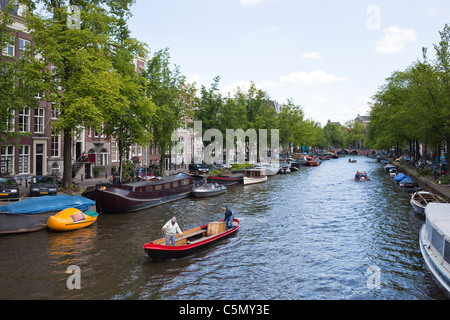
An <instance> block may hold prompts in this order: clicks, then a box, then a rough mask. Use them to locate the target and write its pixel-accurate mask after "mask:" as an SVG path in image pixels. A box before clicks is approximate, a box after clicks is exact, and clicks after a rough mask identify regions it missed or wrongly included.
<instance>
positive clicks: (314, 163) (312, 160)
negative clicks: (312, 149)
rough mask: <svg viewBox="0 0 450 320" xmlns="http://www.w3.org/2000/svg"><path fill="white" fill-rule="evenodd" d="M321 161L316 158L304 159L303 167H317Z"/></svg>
mask: <svg viewBox="0 0 450 320" xmlns="http://www.w3.org/2000/svg"><path fill="white" fill-rule="evenodd" d="M320 163H321V161H320V160H319V159H318V158H312V157H306V161H305V166H306V167H317V166H319V165H320Z"/></svg>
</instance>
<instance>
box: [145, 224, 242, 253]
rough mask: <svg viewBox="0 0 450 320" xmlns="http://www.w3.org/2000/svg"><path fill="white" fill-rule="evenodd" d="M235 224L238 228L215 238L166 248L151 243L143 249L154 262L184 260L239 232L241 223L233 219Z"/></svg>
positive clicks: (203, 227) (211, 237) (205, 226)
mask: <svg viewBox="0 0 450 320" xmlns="http://www.w3.org/2000/svg"><path fill="white" fill-rule="evenodd" d="M222 221H223V220H222ZM233 222H234V225H236V224H237V226H235V227H234V228H233V229H229V230H227V231H225V232H222V233H219V234H217V235H214V236H210V237H205V238H204V240H201V241H197V242H195V243H192V244H187V245H180V246H166V245H160V244H153V242H149V243H146V244H144V247H143V249H144V251H145V252H146V253H147V254H148V256H149V257H150V258H151V259H152V260H169V259H178V258H182V257H185V256H187V255H190V254H192V253H193V252H196V251H198V250H200V249H203V248H205V247H207V246H208V245H211V244H213V243H215V242H217V241H218V240H221V239H223V238H226V237H228V236H230V235H232V234H234V233H236V232H237V231H238V230H239V227H240V222H239V220H237V219H233ZM207 227H208V225H204V226H201V228H202V229H205V228H207ZM205 230H206V229H205Z"/></svg>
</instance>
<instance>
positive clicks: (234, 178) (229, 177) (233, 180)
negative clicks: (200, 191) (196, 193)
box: [209, 172, 244, 186]
mask: <svg viewBox="0 0 450 320" xmlns="http://www.w3.org/2000/svg"><path fill="white" fill-rule="evenodd" d="M209 181H210V182H212V183H219V184H223V185H227V186H230V185H233V184H237V183H243V182H244V174H243V173H241V172H236V173H227V174H221V175H217V176H210V177H209Z"/></svg>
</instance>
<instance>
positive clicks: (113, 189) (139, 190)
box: [96, 173, 206, 213]
mask: <svg viewBox="0 0 450 320" xmlns="http://www.w3.org/2000/svg"><path fill="white" fill-rule="evenodd" d="M205 184H206V179H205V178H204V177H202V176H196V175H194V176H189V175H186V174H184V173H178V174H176V175H173V176H170V177H165V178H161V179H158V180H151V181H140V182H134V183H129V184H120V185H112V186H105V187H97V192H96V196H97V198H96V200H97V208H98V211H99V212H101V213H123V212H132V211H139V210H142V209H147V208H151V207H154V206H157V205H160V204H163V203H167V202H170V201H175V200H178V199H181V198H185V197H188V196H189V195H190V194H191V191H192V189H194V188H199V187H201V186H203V185H205Z"/></svg>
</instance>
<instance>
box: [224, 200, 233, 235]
mask: <svg viewBox="0 0 450 320" xmlns="http://www.w3.org/2000/svg"><path fill="white" fill-rule="evenodd" d="M222 212H223V213H224V214H225V219H224V220H225V225H226V226H227V230H228V229H233V228H234V226H233V212H232V211H231V210H230V209H228V206H225V207H223V208H222Z"/></svg>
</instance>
